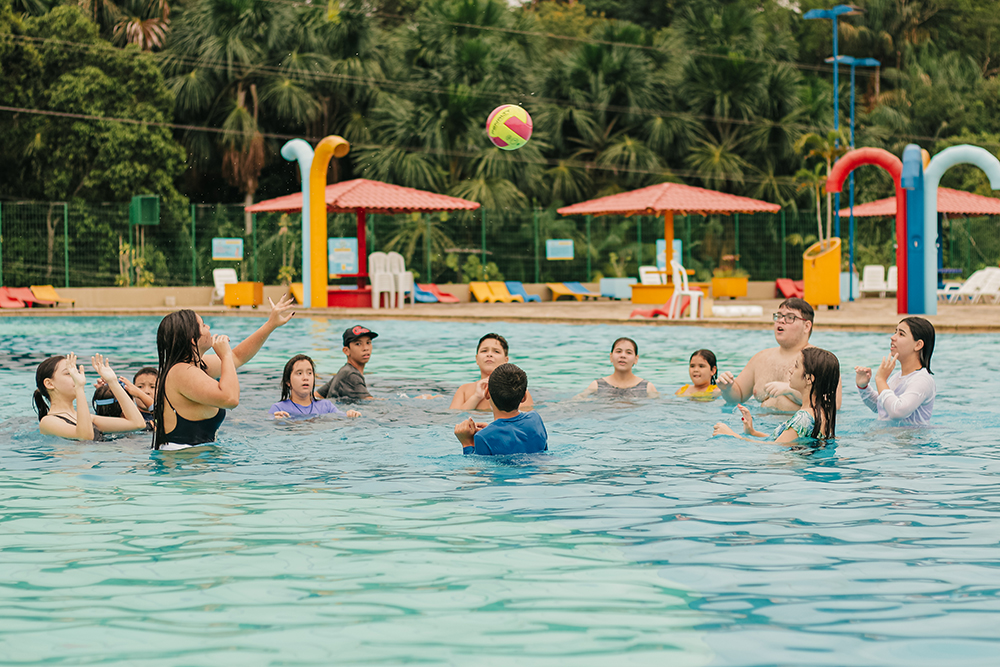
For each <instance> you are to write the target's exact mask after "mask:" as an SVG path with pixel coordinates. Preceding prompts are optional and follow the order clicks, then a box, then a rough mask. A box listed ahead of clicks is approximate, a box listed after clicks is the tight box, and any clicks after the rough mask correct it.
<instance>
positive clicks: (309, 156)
mask: <svg viewBox="0 0 1000 667" xmlns="http://www.w3.org/2000/svg"><path fill="white" fill-rule="evenodd" d="M281 157H283V158H285V159H286V160H288V161H289V162H298V163H299V174H300V175H301V176H302V296H303V299H302V301H303V303H304V305H305V306H306V307H308V306H309V305H310V304H311V303H312V276H311V275H310V273H311V271H310V270H309V265H310V257H311V253H310V249H311V248H310V245H311V244H310V242H309V228H310V225H309V172H310V169H312V163H313V147H312V146H310V145H309V143H308V142H307V141H305V140H303V139H292V140H291V141H289V142H288V143H286V144H285V145H284V146H282V147H281Z"/></svg>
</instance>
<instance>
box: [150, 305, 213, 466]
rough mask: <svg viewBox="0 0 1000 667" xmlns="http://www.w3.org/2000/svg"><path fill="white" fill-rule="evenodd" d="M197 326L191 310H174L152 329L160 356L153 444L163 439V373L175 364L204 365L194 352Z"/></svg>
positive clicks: (199, 354)
mask: <svg viewBox="0 0 1000 667" xmlns="http://www.w3.org/2000/svg"><path fill="white" fill-rule="evenodd" d="M200 335H201V327H200V326H199V325H198V316H197V315H195V313H194V311H193V310H178V311H177V312H175V313H170V314H169V315H167V316H166V317H164V318H163V320H162V321H161V322H160V327H159V329H157V331H156V352H157V355H158V357H159V360H160V367H159V370H158V374H157V378H158V380H157V383H156V400H155V402H154V404H153V421H154V423H155V424H156V430H154V431H153V448H154V449H155V448H156V447H158V446H159V445H160V444H162V443H164V442H166V433H164V431H163V409H164V405H165V404H166V402H167V374H168V373H169V372H170V369H171V368H173V367H174V366H176V365H177V364H195V365H197V366H198V367H199V368H200V369H202V370H203V371H207V369H208V367H207V366H206V365H205V362H204V361H202V359H201V353H199V352H198V337H199V336H200Z"/></svg>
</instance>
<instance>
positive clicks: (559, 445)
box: [0, 318, 1000, 666]
mask: <svg viewBox="0 0 1000 667" xmlns="http://www.w3.org/2000/svg"><path fill="white" fill-rule="evenodd" d="M157 322H158V320H156V319H152V318H133V319H112V318H95V319H86V318H79V319H68V318H67V319H49V318H39V319H35V320H32V319H22V318H9V319H0V380H2V382H3V385H2V386H3V387H4V389H3V390H2V391H0V420H2V421H0V510H2V512H0V573H2V576H0V663H2V664H12V665H105V664H129V665H156V666H159V665H329V664H398V663H403V662H414V663H419V662H424V663H430V664H441V663H462V664H468V663H472V662H475V663H476V664H484V665H491V664H512V663H515V662H517V663H518V664H530V665H535V664H538V665H556V664H559V665H564V664H573V665H608V664H615V665H617V664H649V665H666V664H669V665H830V666H835V665H837V666H839V665H907V666H912V665H934V666H937V665H944V664H960V665H995V664H997V662H998V659H997V655H998V651H1000V630H998V629H997V628H998V627H1000V596H998V591H1000V546H998V538H1000V448H998V444H1000V430H998V427H997V426H998V420H997V417H996V408H997V400H996V398H995V395H996V391H995V386H994V385H995V377H996V373H997V371H998V368H997V367H998V365H1000V362H998V359H1000V337H998V336H993V335H977V336H958V335H944V336H941V337H940V338H939V339H938V346H937V350H936V351H935V355H934V361H933V367H934V369H935V370H936V373H937V375H936V378H937V383H938V400H937V403H936V407H935V417H934V426H933V427H932V428H929V429H901V428H887V427H885V426H883V425H879V424H878V423H877V422H876V421H874V418H873V415H872V414H871V413H870V412H868V410H867V409H866V408H864V406H862V404H861V402H860V399H858V397H857V394H856V392H855V391H854V390H851V389H850V388H849V387H848V388H845V392H844V409H843V410H842V411H841V413H840V415H839V419H838V421H839V423H838V435H839V436H840V437H839V438H838V439H837V441H836V443H835V444H831V445H828V446H826V447H823V448H818V449H817V448H813V449H798V450H789V449H785V448H782V447H778V446H774V445H770V444H765V443H750V442H743V441H739V440H735V439H731V438H714V439H712V438H710V437H709V436H710V434H711V431H712V424H713V423H714V422H716V421H719V420H725V421H727V422H728V423H730V424H731V425H732V426H734V427H737V425H738V424H739V418H738V417H737V416H734V415H733V414H731V412H730V411H728V410H725V409H724V408H723V407H722V405H721V403H719V402H716V403H712V404H704V403H692V402H688V401H683V400H681V399H677V398H674V397H672V396H671V397H665V398H663V399H660V400H656V401H648V402H639V403H619V404H602V403H597V402H592V401H591V402H583V403H573V402H568V401H567V399H568V398H570V397H571V396H572V395H574V394H575V393H577V392H578V391H581V390H582V389H583V388H584V387H586V385H587V384H588V383H589V382H590V381H591V380H592V379H593V378H595V377H597V376H598V375H605V374H607V373H608V372H609V370H610V365H609V363H608V361H607V352H608V349H609V348H610V344H611V341H612V340H613V339H614V338H615V337H616V336H618V335H630V336H632V337H634V338H636V339H637V340H638V342H639V346H640V352H641V355H640V363H639V365H638V367H637V369H636V370H637V372H638V373H639V374H640V375H642V376H643V377H645V378H647V379H649V380H650V381H652V382H654V383H655V384H656V385H657V386H658V387H659V388H660V389H661V391H662V390H667V391H668V392H672V391H673V390H674V389H676V387H678V386H680V385H681V384H683V383H684V382H685V381H686V380H687V371H686V361H687V355H688V353H689V352H690V351H691V350H693V349H695V348H697V347H709V348H711V349H713V350H715V351H716V352H717V353H718V354H719V356H720V362H721V366H722V367H723V368H730V369H736V370H738V369H739V368H740V367H742V365H743V364H744V363H745V361H746V360H747V359H748V358H749V356H750V355H751V354H752V353H753V352H754V351H756V350H758V349H761V348H763V347H765V346H770V345H773V337H772V335H771V333H770V332H768V331H762V332H746V331H726V330H711V329H701V328H675V327H610V326H561V325H526V324H502V323H492V324H488V325H477V324H455V323H447V324H443V323H413V322H373V323H369V324H371V325H372V326H373V328H374V329H375V330H376V331H378V332H379V333H380V334H381V336H380V337H379V338H378V340H377V341H376V349H375V354H374V356H373V360H372V362H371V364H370V365H369V368H368V373H369V376H368V377H369V381H370V384H371V386H372V389H373V393H375V395H376V396H379V397H382V398H385V399H386V400H384V401H377V402H371V403H366V404H365V405H364V406H363V408H362V410H363V412H364V417H363V418H362V419H359V420H356V421H353V422H348V421H343V420H335V419H331V420H329V421H317V422H310V423H299V424H296V425H292V426H288V425H278V424H274V423H272V422H269V421H268V420H267V419H266V408H267V407H268V406H269V405H270V404H271V403H273V402H274V401H276V400H277V398H278V383H279V379H280V372H281V368H282V366H283V364H284V362H285V360H286V359H287V358H288V357H289V356H291V355H292V354H294V353H298V352H305V353H308V354H311V355H312V356H313V357H314V358H315V359H316V360H317V363H318V366H319V371H320V373H321V374H323V375H328V374H329V373H332V372H334V371H336V369H337V368H338V367H339V366H340V365H341V363H342V359H343V356H342V354H341V352H340V343H339V338H340V332H341V331H343V329H344V328H345V327H346V326H347V325H348V324H353V323H348V322H345V321H338V320H328V321H318V320H308V319H305V318H302V319H295V320H293V321H292V322H291V323H290V324H289V325H288V326H287V327H285V328H283V329H281V330H279V331H278V332H276V333H275V335H273V336H272V337H271V339H270V341H269V342H268V343H267V345H266V346H265V348H264V350H263V351H262V352H261V353H260V354H259V355H258V356H257V358H256V359H254V360H253V361H252V362H251V363H250V364H248V365H247V366H246V367H245V368H244V369H242V370H241V371H240V379H241V385H242V387H243V391H242V402H241V405H240V407H239V408H238V409H237V410H235V411H233V413H232V414H231V418H229V419H227V421H226V423H225V425H224V426H223V428H222V430H221V431H220V437H219V442H220V446H219V447H218V448H217V449H215V450H213V451H209V452H205V453H200V454H187V455H185V454H160V453H153V452H150V451H149V438H148V436H146V435H143V436H141V437H139V436H136V437H128V438H125V439H122V440H117V441H114V442H110V443H74V442H66V441H56V440H53V439H50V438H45V437H42V436H40V435H39V434H38V432H37V425H36V420H35V418H34V416H33V414H31V412H30V407H29V405H30V403H29V397H30V393H31V390H32V389H33V386H34V367H35V365H36V364H37V362H38V361H39V359H40V358H43V357H44V356H47V355H49V354H54V353H62V352H65V351H70V350H72V351H75V352H76V353H77V354H79V355H81V356H84V355H87V356H89V355H90V354H92V353H93V352H95V351H101V352H106V353H109V354H110V355H111V359H112V363H113V364H114V365H115V368H116V370H118V371H119V372H121V373H123V374H124V373H126V372H127V373H128V374H129V375H131V373H132V372H134V371H135V370H136V369H137V368H138V367H139V366H140V365H144V364H148V363H151V362H153V361H155V337H154V332H155V327H156V324H157ZM259 322H260V321H255V320H250V319H230V318H220V319H215V320H212V319H209V323H210V324H212V326H213V330H215V331H216V332H217V333H228V334H230V335H231V336H232V337H234V338H236V339H239V338H241V337H243V336H245V335H246V334H248V333H250V331H252V329H253V328H255V326H256V325H257V324H259ZM491 330H498V331H500V332H501V333H503V334H504V335H506V336H507V337H508V339H509V340H510V342H511V345H512V355H511V360H512V361H514V362H515V363H518V364H519V365H521V366H522V367H523V368H524V369H525V370H526V371H527V372H528V374H529V377H530V388H531V391H532V393H533V394H534V396H535V398H536V401H537V402H538V404H539V407H538V411H539V413H540V414H541V415H542V417H543V418H544V420H545V422H546V425H547V428H548V431H549V435H550V440H549V446H550V449H551V452H550V453H549V454H547V455H540V456H535V457H530V458H524V459H520V460H506V461H505V460H490V459H484V458H479V457H463V456H462V454H461V452H460V447H459V445H458V443H457V441H456V440H455V439H454V436H453V435H452V432H451V431H452V427H453V425H454V424H455V423H456V422H457V421H458V419H459V415H458V414H457V413H454V412H451V411H449V410H448V409H447V406H448V403H449V400H450V395H451V393H452V391H453V390H454V389H455V387H457V385H458V384H459V383H460V382H465V381H469V380H472V379H474V378H475V377H476V370H475V364H474V361H473V355H474V348H475V342H476V340H478V337H479V336H480V335H482V334H483V333H485V332H487V331H491ZM814 342H815V343H816V344H817V345H820V346H822V347H826V348H828V349H830V350H832V351H833V352H835V353H836V354H837V355H838V356H839V357H840V359H841V362H842V364H843V367H844V368H845V369H847V368H850V367H853V366H854V365H855V364H859V363H865V364H869V365H870V364H874V363H876V362H877V361H878V359H880V358H881V356H882V354H884V353H885V351H886V350H887V348H888V333H886V334H884V335H872V334H843V333H824V332H823V331H822V325H821V324H820V327H819V331H818V332H817V333H816V335H815V336H814ZM89 375H90V376H93V371H91V372H90V374H89ZM852 378H853V374H852V375H848V376H846V377H845V380H847V381H848V382H850V381H851V380H852ZM421 393H438V394H440V397H439V398H436V399H432V400H417V399H415V398H406V397H405V396H408V397H414V396H416V395H418V394H421ZM778 419H779V418H778V417H775V416H762V417H760V418H759V421H760V426H758V428H761V430H768V429H766V428H763V427H765V426H772V427H773V426H774V425H776V424H777V423H778Z"/></svg>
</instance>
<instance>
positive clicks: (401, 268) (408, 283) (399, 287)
mask: <svg viewBox="0 0 1000 667" xmlns="http://www.w3.org/2000/svg"><path fill="white" fill-rule="evenodd" d="M387 257H388V260H389V273H391V274H392V280H393V284H394V285H395V287H396V307H398V308H402V307H403V304H404V303H406V293H407V292H409V293H410V305H411V306H413V305H416V303H417V293H416V290H414V289H413V271H407V270H406V260H404V259H403V256H402V255H400V254H399V253H398V252H390V253H389V254H388V255H387Z"/></svg>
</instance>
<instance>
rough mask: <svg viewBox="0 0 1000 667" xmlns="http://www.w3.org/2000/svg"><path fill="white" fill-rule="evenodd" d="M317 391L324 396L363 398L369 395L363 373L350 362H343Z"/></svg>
mask: <svg viewBox="0 0 1000 667" xmlns="http://www.w3.org/2000/svg"><path fill="white" fill-rule="evenodd" d="M319 393H320V395H321V396H323V397H324V398H351V399H363V398H368V397H370V396H371V393H370V392H369V391H368V384H367V382H366V381H365V376H364V374H362V373H361V371H359V370H358V369H357V368H355V367H354V366H353V365H351V364H350V363H346V364H344V365H343V366H342V367H341V368H340V370H339V371H337V374H336V375H334V376H333V378H331V379H330V381H329V382H327V383H326V384H325V385H324V386H323V387H322V388H321V389H320V390H319Z"/></svg>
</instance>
